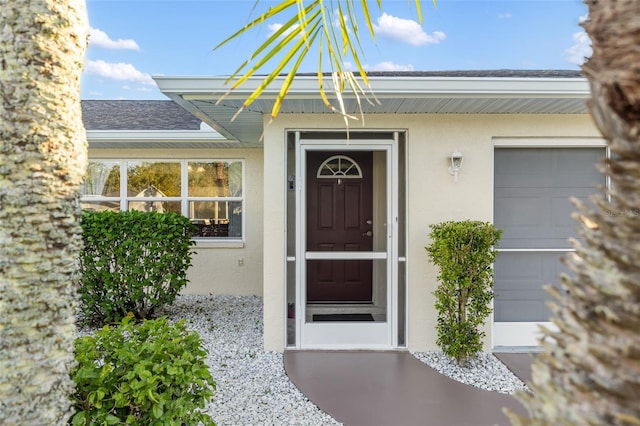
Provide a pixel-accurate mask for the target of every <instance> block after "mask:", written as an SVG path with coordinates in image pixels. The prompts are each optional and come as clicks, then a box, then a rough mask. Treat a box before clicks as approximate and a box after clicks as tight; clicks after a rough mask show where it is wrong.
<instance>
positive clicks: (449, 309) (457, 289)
mask: <svg viewBox="0 0 640 426" xmlns="http://www.w3.org/2000/svg"><path fill="white" fill-rule="evenodd" d="M501 235H502V230H498V229H496V228H495V227H494V226H493V225H492V224H491V223H488V222H480V221H470V220H467V221H461V222H455V221H450V222H443V223H439V224H436V225H431V232H430V233H429V237H431V240H432V242H431V245H429V247H425V248H426V250H427V253H428V255H429V258H430V259H431V261H432V262H433V263H434V264H436V266H438V267H439V269H440V273H439V275H438V280H439V281H440V285H439V286H438V288H437V289H436V291H435V292H434V293H433V294H434V295H435V296H436V305H435V306H436V309H437V310H438V325H437V331H438V340H437V342H436V343H437V344H438V346H440V348H441V349H442V351H443V352H444V353H445V354H446V355H448V356H450V357H453V358H455V359H456V360H457V361H458V363H460V362H464V361H465V360H466V359H467V358H469V357H471V356H474V355H475V354H477V353H478V352H480V351H481V350H482V338H483V337H484V332H482V331H480V330H479V327H480V326H481V325H482V324H483V323H484V322H485V320H486V318H487V317H488V316H489V314H490V313H491V306H490V302H491V300H492V299H493V269H492V264H493V262H494V261H495V258H496V254H497V253H496V252H495V251H494V250H493V248H494V247H495V246H496V245H497V244H498V242H499V241H500V236H501Z"/></svg>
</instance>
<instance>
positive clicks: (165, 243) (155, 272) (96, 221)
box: [80, 211, 193, 323]
mask: <svg viewBox="0 0 640 426" xmlns="http://www.w3.org/2000/svg"><path fill="white" fill-rule="evenodd" d="M82 230H83V239H84V251H83V253H82V257H81V271H82V279H81V283H82V286H81V289H80V298H81V302H82V304H81V307H82V311H83V314H84V315H85V318H86V319H88V320H90V321H91V322H96V323H107V322H114V321H119V320H121V319H122V318H124V317H125V316H126V315H127V314H128V313H129V312H131V313H133V314H134V315H135V316H136V318H150V317H151V316H152V315H153V313H154V312H155V311H156V310H157V309H158V308H160V307H161V306H163V305H166V304H171V303H172V302H173V301H174V300H175V297H176V295H177V294H178V293H179V291H180V290H181V289H182V288H183V287H184V286H186V285H187V269H188V268H189V266H191V252H192V250H191V246H192V245H193V241H192V240H191V236H192V234H193V228H192V225H191V222H190V221H189V219H188V218H186V217H184V216H182V215H179V214H175V213H157V212H140V211H128V212H110V211H104V212H85V213H84V214H83V217H82Z"/></svg>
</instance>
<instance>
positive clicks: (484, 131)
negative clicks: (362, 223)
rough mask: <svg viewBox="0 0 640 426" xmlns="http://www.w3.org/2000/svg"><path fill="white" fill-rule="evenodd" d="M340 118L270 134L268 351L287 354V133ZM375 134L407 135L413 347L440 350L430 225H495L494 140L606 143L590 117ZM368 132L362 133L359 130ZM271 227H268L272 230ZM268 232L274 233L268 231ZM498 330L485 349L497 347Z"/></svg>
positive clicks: (393, 122)
mask: <svg viewBox="0 0 640 426" xmlns="http://www.w3.org/2000/svg"><path fill="white" fill-rule="evenodd" d="M341 126H343V122H342V121H341V120H340V118H339V117H337V116H327V115H298V114H282V115H280V116H279V117H278V119H277V120H275V121H274V122H273V123H271V124H270V126H269V127H268V128H267V131H266V132H265V142H264V159H265V170H267V169H270V170H271V172H270V173H267V174H265V181H264V191H265V193H264V198H265V200H267V199H268V200H270V202H269V203H268V204H269V206H265V238H264V298H265V349H267V350H275V351H282V350H284V348H285V333H284V330H285V316H284V312H285V311H286V308H285V296H284V295H285V282H286V274H285V265H286V253H285V247H286V244H285V243H286V242H285V235H286V217H285V194H286V192H285V189H284V188H285V185H284V182H286V173H285V170H284V166H282V167H277V166H276V165H278V164H284V159H285V156H286V144H285V142H284V141H285V135H286V132H287V130H317V129H337V130H340V129H342V128H343V127H341ZM365 129H368V130H375V129H381V130H398V131H406V133H407V175H408V176H407V177H408V179H407V182H408V188H407V218H406V219H407V234H408V235H407V267H408V273H407V286H408V295H407V300H408V305H407V306H408V324H407V347H408V349H409V350H412V351H425V350H436V349H437V346H436V344H435V341H436V331H435V325H436V312H435V309H434V308H433V306H434V298H433V295H432V292H433V291H434V290H435V288H436V286H437V281H436V276H437V270H436V268H435V267H434V266H433V265H431V264H430V263H429V261H428V259H427V256H426V253H425V249H424V247H425V246H426V245H428V244H429V240H428V237H427V234H428V232H429V225H431V224H435V223H438V222H442V221H446V220H465V219H475V220H483V221H492V220H493V152H494V143H493V141H494V138H510V139H514V138H515V139H518V138H522V139H529V143H531V140H530V139H531V138H533V139H534V140H535V139H540V140H544V139H547V140H548V139H553V140H556V141H557V140H561V139H562V138H572V139H580V138H584V139H585V144H588V143H589V142H588V141H589V140H591V139H592V138H597V137H599V134H598V133H597V129H596V128H595V126H594V125H593V124H592V122H591V118H590V117H589V116H588V115H562V116H559V115H555V116H554V115H503V114H501V115H453V114H452V115H379V116H373V115H372V116H368V117H366V120H365ZM353 130H360V128H355V127H354V128H353ZM454 150H459V151H461V152H462V153H463V154H464V164H463V168H462V171H461V172H460V175H459V177H458V181H457V182H454V179H453V177H452V176H451V175H450V174H449V173H448V161H449V156H450V154H451V152H452V151H454ZM266 224H268V227H267V226H266ZM267 228H268V229H267ZM491 331H492V327H491V324H490V323H489V324H487V327H486V328H485V332H486V340H485V347H486V349H489V348H490V347H491V339H492V335H491Z"/></svg>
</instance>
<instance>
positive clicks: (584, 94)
mask: <svg viewBox="0 0 640 426" xmlns="http://www.w3.org/2000/svg"><path fill="white" fill-rule="evenodd" d="M284 78H285V77H277V78H276V79H275V81H274V83H275V84H272V85H270V86H269V87H267V88H266V89H265V91H264V92H263V93H262V95H261V96H260V97H261V99H263V100H265V99H275V98H276V97H277V96H278V94H279V91H280V89H279V88H280V86H281V85H282V82H283V81H284ZM153 79H154V80H155V82H156V84H157V85H158V88H159V89H160V91H161V92H162V93H164V94H166V95H167V96H170V97H172V96H171V95H174V96H179V97H181V98H182V99H184V100H186V101H191V100H198V99H212V98H213V99H215V98H219V97H221V96H222V95H225V94H226V95H227V97H226V98H227V99H242V100H244V99H245V98H246V97H247V96H248V95H249V94H251V93H253V91H254V90H255V89H256V88H258V86H259V85H260V84H262V81H263V78H262V77H251V78H249V79H247V80H246V82H245V83H244V84H243V85H242V86H240V87H238V88H236V89H234V90H233V91H230V90H229V88H230V86H229V84H228V83H227V81H228V77H224V76H222V77H195V76H153ZM369 82H370V85H371V87H373V88H374V90H375V93H376V97H378V98H385V97H404V98H419V97H420V98H424V97H442V96H443V95H446V96H448V97H487V96H496V97H510V98H517V97H523V96H525V97H528V98H535V97H540V98H544V97H558V96H561V97H562V98H580V99H582V98H584V99H587V98H588V97H589V95H590V90H589V82H588V81H587V79H586V78H583V77H579V78H561V77H559V78H542V77H540V78H536V77H511V78H510V77H416V76H370V77H369ZM310 96H311V97H313V98H318V79H317V77H316V76H297V77H296V79H295V80H294V82H293V85H292V86H291V88H290V89H289V92H288V94H287V99H290V100H291V99H307V98H309V97H310ZM327 96H329V97H331V96H332V93H331V91H328V92H327ZM343 96H344V97H345V98H352V97H353V95H351V94H350V93H348V92H345V93H343Z"/></svg>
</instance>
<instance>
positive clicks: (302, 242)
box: [295, 132, 398, 349]
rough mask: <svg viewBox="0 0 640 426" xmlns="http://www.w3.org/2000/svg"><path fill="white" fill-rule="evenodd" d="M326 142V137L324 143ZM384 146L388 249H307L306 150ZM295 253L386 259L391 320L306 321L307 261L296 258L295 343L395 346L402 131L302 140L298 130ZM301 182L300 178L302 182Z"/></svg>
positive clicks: (313, 256) (322, 346)
mask: <svg viewBox="0 0 640 426" xmlns="http://www.w3.org/2000/svg"><path fill="white" fill-rule="evenodd" d="M323 142H324V143H323ZM320 150H322V151H332V150H335V151H382V152H385V153H386V164H385V167H386V183H385V184H386V186H387V191H386V193H387V208H386V213H385V215H386V223H390V224H391V226H387V227H386V228H385V229H386V234H387V235H386V237H387V239H388V242H387V250H386V251H385V252H373V251H371V252H307V251H306V246H307V242H306V234H307V233H306V217H307V211H306V176H307V173H306V152H307V151H320ZM295 157H296V176H297V177H299V178H298V179H296V191H297V194H296V203H297V206H296V207H297V208H296V235H297V239H296V253H297V254H296V258H300V259H305V260H307V259H382V260H386V263H387V268H386V321H385V322H373V323H372V322H366V323H338V324H336V323H309V322H307V321H306V299H307V297H306V261H301V262H296V327H295V329H296V345H295V346H296V348H304V349H393V348H395V347H397V345H398V339H397V328H398V323H397V315H398V312H397V300H398V294H397V292H398V288H397V259H394V257H397V245H398V243H397V228H398V227H397V220H394V218H396V219H397V214H398V207H397V204H398V191H397V188H395V186H394V185H397V183H398V178H397V174H398V166H397V158H396V157H397V136H396V138H395V139H371V140H350V141H346V140H339V139H331V140H329V141H322V140H303V139H301V138H300V132H296V152H295ZM298 182H299V183H298Z"/></svg>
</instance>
